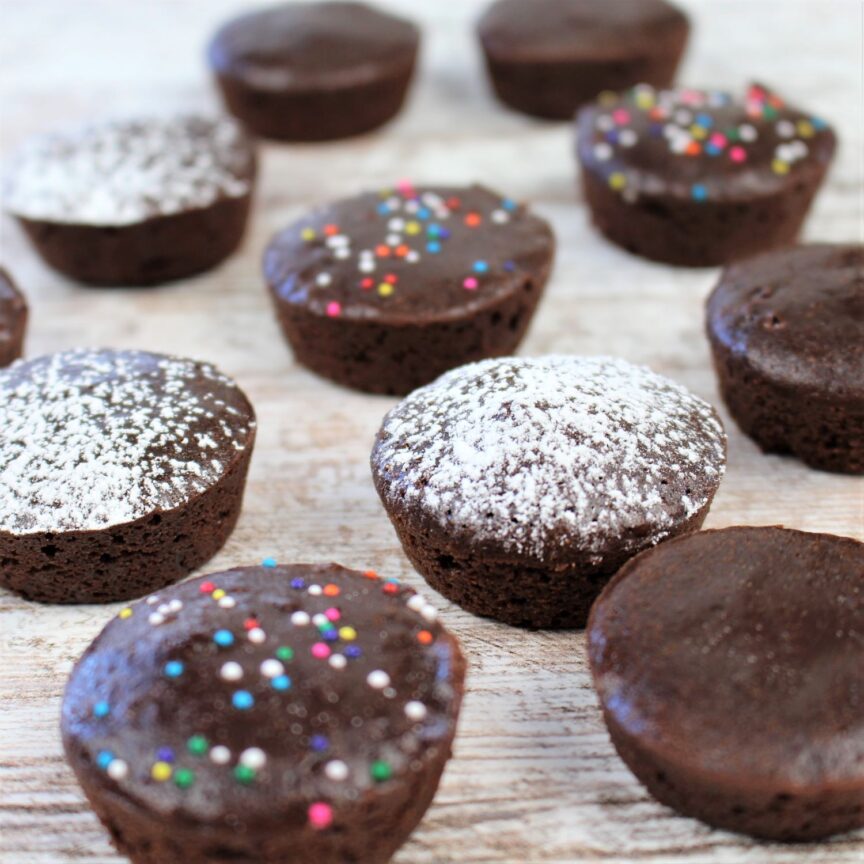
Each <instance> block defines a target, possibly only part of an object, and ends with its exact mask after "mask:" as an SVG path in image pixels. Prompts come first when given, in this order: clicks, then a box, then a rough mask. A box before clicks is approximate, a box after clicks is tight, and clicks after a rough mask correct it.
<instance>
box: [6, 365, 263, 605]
mask: <svg viewBox="0 0 864 864" xmlns="http://www.w3.org/2000/svg"><path fill="white" fill-rule="evenodd" d="M0 429H2V430H3V435H2V437H0V560H2V562H3V568H2V570H0V584H2V585H3V586H5V587H7V588H11V589H12V590H13V591H16V592H18V593H19V594H22V595H23V596H24V597H27V598H29V599H32V600H41V601H46V602H57V603H83V602H106V601H111V600H121V599H127V598H130V597H135V596H140V595H141V594H144V593H146V592H147V591H151V590H153V589H155V588H158V587H161V586H162V585H165V584H167V583H169V582H172V581H174V580H175V579H178V578H180V577H181V576H185V575H186V574H187V573H189V572H190V571H191V570H193V569H195V568H196V567H198V566H199V565H201V564H203V563H204V562H205V561H206V560H207V559H208V558H210V557H212V556H213V555H214V554H215V553H216V551H217V550H218V549H219V548H220V547H221V546H222V544H223V543H224V542H225V540H226V539H227V537H228V535H229V534H230V533H231V531H232V529H233V528H234V524H235V522H236V521H237V517H238V515H239V513H240V506H241V503H242V499H243V489H244V485H245V481H246V472H247V469H248V467H249V459H250V456H251V454H252V446H253V444H254V441H255V415H254V412H253V410H252V406H251V405H250V404H249V401H248V399H247V398H246V396H245V395H244V394H243V392H242V391H241V390H240V389H239V388H238V387H237V385H236V384H235V383H234V382H233V381H232V380H231V379H230V378H227V377H226V376H224V375H222V374H221V373H220V372H218V371H217V370H216V369H215V368H214V367H213V366H211V365H209V364H206V363H198V362H195V361H193V360H185V359H180V358H177V357H168V356H164V355H161V354H151V353H147V352H142V351H111V350H88V349H80V350H75V351H66V352H62V353H59V354H51V355H47V356H45V357H40V358H38V359H35V360H30V361H27V362H19V363H16V364H14V365H12V366H11V367H9V368H8V369H6V370H2V371H0Z"/></svg>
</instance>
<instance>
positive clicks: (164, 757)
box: [156, 747, 174, 763]
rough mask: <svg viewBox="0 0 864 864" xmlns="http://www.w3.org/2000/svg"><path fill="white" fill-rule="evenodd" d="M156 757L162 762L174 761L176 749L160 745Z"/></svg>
mask: <svg viewBox="0 0 864 864" xmlns="http://www.w3.org/2000/svg"><path fill="white" fill-rule="evenodd" d="M156 758H157V759H158V760H159V761H160V762H169V763H170V762H173V761H174V751H173V750H172V749H171V748H170V747H160V748H159V749H158V750H157V751H156Z"/></svg>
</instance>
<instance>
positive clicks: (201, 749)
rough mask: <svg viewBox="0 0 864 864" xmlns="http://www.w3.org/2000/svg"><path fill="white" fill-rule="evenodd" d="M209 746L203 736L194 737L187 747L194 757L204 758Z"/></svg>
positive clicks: (187, 743)
mask: <svg viewBox="0 0 864 864" xmlns="http://www.w3.org/2000/svg"><path fill="white" fill-rule="evenodd" d="M209 746H210V745H209V744H208V743H207V739H206V738H205V737H204V736H203V735H193V736H192V737H191V738H190V739H189V740H188V741H187V742H186V747H187V748H188V750H189V752H190V753H191V754H192V755H193V756H203V755H204V754H205V753H206V752H207V750H208V748H209Z"/></svg>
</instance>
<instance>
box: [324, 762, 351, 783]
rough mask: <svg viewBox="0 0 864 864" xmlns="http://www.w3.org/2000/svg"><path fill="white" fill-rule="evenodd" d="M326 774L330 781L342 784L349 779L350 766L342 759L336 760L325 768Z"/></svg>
mask: <svg viewBox="0 0 864 864" xmlns="http://www.w3.org/2000/svg"><path fill="white" fill-rule="evenodd" d="M324 773H325V774H326V775H327V778H328V779H329V780H333V781H334V782H336V783H341V782H342V781H343V780H347V779H348V766H347V765H346V764H345V763H344V762H343V761H342V760H341V759H334V760H333V761H332V762H328V763H327V764H326V765H325V766H324Z"/></svg>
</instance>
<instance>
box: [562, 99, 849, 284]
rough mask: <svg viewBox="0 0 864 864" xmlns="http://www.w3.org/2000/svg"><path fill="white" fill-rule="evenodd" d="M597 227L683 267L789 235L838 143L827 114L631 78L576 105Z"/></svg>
mask: <svg viewBox="0 0 864 864" xmlns="http://www.w3.org/2000/svg"><path fill="white" fill-rule="evenodd" d="M577 126H578V147H577V155H578V160H579V163H580V165H581V172H582V188H583V192H584V195H585V198H586V199H587V201H588V205H589V207H590V208H591V214H592V216H593V219H594V223H595V225H596V226H597V227H598V228H599V230H600V231H601V232H602V233H603V234H605V235H606V237H608V238H609V239H610V240H611V241H612V242H613V243H617V244H618V245H619V246H621V247H623V248H624V249H626V250H627V251H629V252H632V253H633V254H635V255H642V256H644V257H645V258H651V259H653V260H655V261H663V262H666V263H668V264H676V265H682V266H690V267H707V266H712V265H717V264H725V263H727V262H729V261H733V260H737V259H739V258H746V257H747V256H750V255H755V254H757V253H760V252H764V251H767V250H770V249H773V248H775V247H778V246H784V245H787V244H789V243H792V242H793V241H794V240H795V238H796V237H797V236H798V232H799V230H800V228H801V224H802V222H803V221H804V218H805V216H806V215H807V211H808V210H809V208H810V203H811V202H812V200H813V197H814V196H815V195H816V193H817V191H818V190H819V187H820V186H821V184H822V181H823V179H824V177H825V174H826V172H827V170H828V167H829V165H830V164H831V160H832V159H833V156H834V150H835V148H836V143H837V142H836V138H835V135H834V132H833V131H832V130H831V128H830V127H829V126H828V125H827V123H826V122H825V121H824V120H823V119H821V118H819V117H816V116H814V115H813V114H810V113H809V112H805V111H801V110H799V109H797V108H794V107H793V106H791V105H788V104H786V103H785V102H784V100H783V99H782V98H781V97H780V96H778V95H777V94H776V93H774V92H772V91H771V90H769V89H768V88H766V87H764V86H762V85H758V84H754V85H751V86H750V87H749V88H748V89H747V91H746V93H744V94H743V96H741V97H739V96H737V95H732V94H730V93H726V92H722V91H716V90H695V89H691V88H680V89H676V90H656V89H655V88H653V87H650V86H647V85H639V86H637V87H635V88H633V89H631V90H628V91H627V92H624V93H620V94H614V93H608V94H602V95H601V97H600V98H599V99H598V101H597V102H596V103H595V104H594V105H592V106H588V107H586V108H583V109H582V110H581V111H580V112H579V116H578V122H577Z"/></svg>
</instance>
